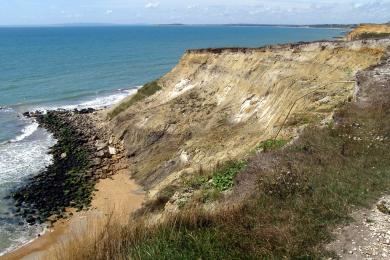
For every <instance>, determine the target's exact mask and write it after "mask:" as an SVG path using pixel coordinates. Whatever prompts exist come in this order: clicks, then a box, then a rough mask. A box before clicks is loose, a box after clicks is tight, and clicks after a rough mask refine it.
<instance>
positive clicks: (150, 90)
mask: <svg viewBox="0 0 390 260" xmlns="http://www.w3.org/2000/svg"><path fill="white" fill-rule="evenodd" d="M159 90H161V86H160V85H159V84H158V80H154V81H152V82H150V83H147V84H145V85H144V86H143V87H142V88H140V89H138V91H137V93H136V94H134V95H133V96H132V97H131V98H130V99H129V100H127V101H124V102H122V103H120V104H119V105H118V106H116V107H115V108H114V109H113V110H112V111H111V112H110V113H109V114H108V117H109V118H110V119H112V118H114V117H115V116H117V115H119V114H120V113H121V112H123V111H125V110H126V109H127V108H129V107H131V106H132V105H133V104H135V103H137V102H138V101H141V100H143V99H145V98H147V97H149V96H151V95H153V94H154V93H156V92H157V91H159Z"/></svg>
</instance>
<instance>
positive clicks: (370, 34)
mask: <svg viewBox="0 0 390 260" xmlns="http://www.w3.org/2000/svg"><path fill="white" fill-rule="evenodd" d="M386 37H390V33H376V32H365V33H362V34H360V35H359V39H375V38H386Z"/></svg>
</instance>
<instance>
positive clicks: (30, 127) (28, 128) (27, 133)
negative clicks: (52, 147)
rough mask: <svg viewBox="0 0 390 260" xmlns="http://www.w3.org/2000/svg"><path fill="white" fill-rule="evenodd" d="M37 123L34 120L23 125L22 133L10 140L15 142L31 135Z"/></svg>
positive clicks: (36, 127)
mask: <svg viewBox="0 0 390 260" xmlns="http://www.w3.org/2000/svg"><path fill="white" fill-rule="evenodd" d="M38 126H39V124H38V123H37V122H34V123H32V124H30V125H27V126H25V127H24V128H23V129H22V134H20V135H18V136H17V137H15V138H14V139H12V140H11V141H10V142H11V143H15V142H20V141H22V140H24V139H25V138H27V137H29V136H30V135H32V134H33V133H34V132H35V131H36V130H37V129H38Z"/></svg>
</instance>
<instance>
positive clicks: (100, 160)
mask: <svg viewBox="0 0 390 260" xmlns="http://www.w3.org/2000/svg"><path fill="white" fill-rule="evenodd" d="M101 163H102V159H100V158H94V159H93V160H92V165H93V166H97V165H100V164H101Z"/></svg>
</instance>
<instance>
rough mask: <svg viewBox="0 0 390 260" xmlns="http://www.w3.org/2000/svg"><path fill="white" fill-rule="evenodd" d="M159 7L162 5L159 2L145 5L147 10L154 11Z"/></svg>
mask: <svg viewBox="0 0 390 260" xmlns="http://www.w3.org/2000/svg"><path fill="white" fill-rule="evenodd" d="M159 6H160V3H159V2H155V3H152V2H150V3H147V4H146V5H145V8H146V9H154V8H157V7H159Z"/></svg>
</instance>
